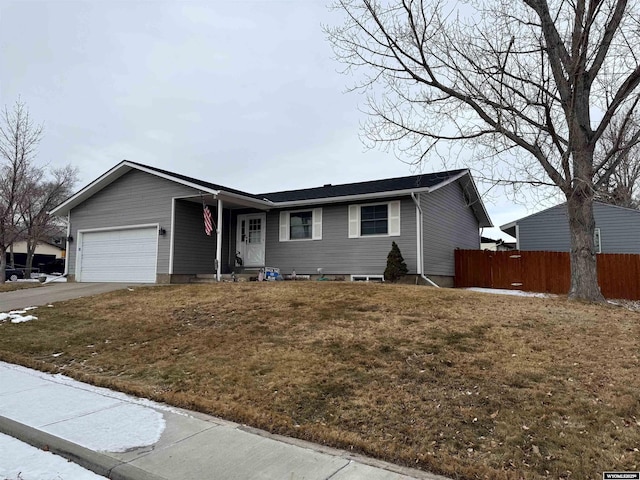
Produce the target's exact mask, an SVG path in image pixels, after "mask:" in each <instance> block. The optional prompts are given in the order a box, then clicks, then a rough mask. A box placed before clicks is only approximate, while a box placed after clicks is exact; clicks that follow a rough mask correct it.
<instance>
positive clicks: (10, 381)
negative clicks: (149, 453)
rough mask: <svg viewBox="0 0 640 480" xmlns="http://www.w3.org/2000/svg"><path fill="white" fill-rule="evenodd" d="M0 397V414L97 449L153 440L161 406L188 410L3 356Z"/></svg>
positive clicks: (141, 444) (166, 409) (161, 422)
mask: <svg viewBox="0 0 640 480" xmlns="http://www.w3.org/2000/svg"><path fill="white" fill-rule="evenodd" d="M43 389H44V392H43ZM38 391H39V392H38ZM36 393H40V394H39V395H38V394H36ZM0 397H1V398H2V399H3V401H2V402H0V415H3V416H6V417H9V418H12V419H14V420H16V421H18V422H21V423H24V424H26V425H30V426H32V427H34V428H40V429H42V430H44V431H46V432H49V433H51V434H52V435H56V436H59V437H61V438H65V439H67V440H69V441H71V442H74V443H77V444H79V445H82V446H84V447H86V448H90V449H93V450H97V451H108V452H124V451H127V450H131V449H134V448H140V447H146V446H149V445H153V444H155V443H157V442H158V440H159V439H160V436H161V435H162V432H163V431H164V429H165V427H166V422H165V419H164V415H163V413H162V412H171V413H173V414H177V415H181V416H188V414H187V413H186V412H183V411H181V410H179V409H176V408H173V407H169V406H166V405H162V404H159V403H156V402H152V401H151V400H147V399H144V398H136V397H131V396H129V395H126V394H124V393H120V392H115V391H112V390H108V389H106V388H101V387H94V386H92V385H89V384H86V383H81V382H78V381H76V380H73V379H72V378H69V377H66V376H64V375H61V374H56V375H52V374H48V373H44V372H38V371H35V370H30V369H28V368H24V367H21V366H18V365H12V364H9V363H4V362H0ZM0 478H2V477H0Z"/></svg>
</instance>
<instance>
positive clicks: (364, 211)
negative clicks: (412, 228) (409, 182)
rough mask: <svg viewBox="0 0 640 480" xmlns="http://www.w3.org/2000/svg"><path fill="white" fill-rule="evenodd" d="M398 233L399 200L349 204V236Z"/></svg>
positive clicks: (394, 234)
mask: <svg viewBox="0 0 640 480" xmlns="http://www.w3.org/2000/svg"><path fill="white" fill-rule="evenodd" d="M399 235H400V200H394V201H392V202H385V203H374V204H366V205H349V238H358V237H369V236H384V237H396V236H399Z"/></svg>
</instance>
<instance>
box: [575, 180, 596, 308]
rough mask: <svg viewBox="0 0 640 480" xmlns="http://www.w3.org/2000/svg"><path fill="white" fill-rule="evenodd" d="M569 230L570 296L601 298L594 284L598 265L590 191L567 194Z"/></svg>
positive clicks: (589, 300)
mask: <svg viewBox="0 0 640 480" xmlns="http://www.w3.org/2000/svg"><path fill="white" fill-rule="evenodd" d="M567 211H568V214H569V215H568V216H569V233H570V236H571V254H570V256H571V289H570V290H569V299H570V300H582V301H587V302H604V297H603V295H602V293H601V292H600V286H599V285H598V269H597V265H596V252H595V249H594V243H593V236H594V232H595V225H596V222H595V219H594V217H593V195H592V194H589V193H588V192H586V191H584V190H583V191H579V190H578V191H576V190H574V191H573V192H572V194H571V195H570V196H569V198H567Z"/></svg>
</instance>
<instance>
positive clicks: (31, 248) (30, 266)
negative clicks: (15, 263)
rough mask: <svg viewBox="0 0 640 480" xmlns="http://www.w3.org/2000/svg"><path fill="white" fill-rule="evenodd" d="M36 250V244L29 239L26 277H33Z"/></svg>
mask: <svg viewBox="0 0 640 480" xmlns="http://www.w3.org/2000/svg"><path fill="white" fill-rule="evenodd" d="M35 251H36V245H34V244H32V242H31V241H27V261H26V262H25V274H24V276H25V278H31V270H33V255H34V253H35Z"/></svg>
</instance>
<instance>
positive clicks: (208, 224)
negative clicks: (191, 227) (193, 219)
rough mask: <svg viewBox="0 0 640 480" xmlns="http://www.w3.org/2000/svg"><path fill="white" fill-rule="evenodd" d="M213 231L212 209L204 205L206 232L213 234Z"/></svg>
mask: <svg viewBox="0 0 640 480" xmlns="http://www.w3.org/2000/svg"><path fill="white" fill-rule="evenodd" d="M211 232H213V220H212V218H211V210H209V206H208V205H205V206H204V233H206V234H207V235H209V236H211Z"/></svg>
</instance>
